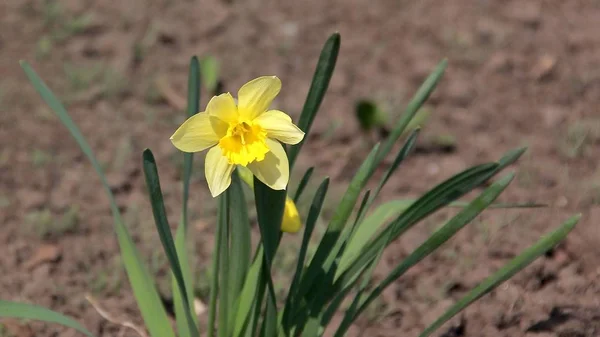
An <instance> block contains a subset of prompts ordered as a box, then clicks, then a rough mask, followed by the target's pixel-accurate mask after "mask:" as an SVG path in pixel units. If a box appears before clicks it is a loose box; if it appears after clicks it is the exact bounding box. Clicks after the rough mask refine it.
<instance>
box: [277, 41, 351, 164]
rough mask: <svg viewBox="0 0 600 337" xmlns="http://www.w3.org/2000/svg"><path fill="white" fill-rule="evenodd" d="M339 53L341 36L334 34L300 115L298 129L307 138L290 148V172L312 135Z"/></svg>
mask: <svg viewBox="0 0 600 337" xmlns="http://www.w3.org/2000/svg"><path fill="white" fill-rule="evenodd" d="M339 51H340V34H339V33H334V34H332V35H331V36H330V37H329V39H327V41H326V42H325V45H324V46H323V50H322V51H321V55H320V56H319V62H318V63H317V69H316V70H315V74H314V75H313V80H312V83H311V84H310V89H309V90H308V96H307V97H306V101H305V102H304V107H303V108H302V114H301V115H300V120H299V121H298V127H299V128H300V129H301V130H302V131H304V133H305V136H304V140H302V141H301V142H300V143H298V144H297V145H294V146H292V147H291V148H290V151H289V158H290V170H291V168H292V167H294V163H295V162H296V158H297V157H298V154H299V153H300V149H301V148H302V145H304V141H305V140H306V138H307V136H308V134H309V133H310V128H311V126H312V124H313V121H314V119H315V116H316V115H317V111H318V110H319V106H320V105H321V102H322V101H323V97H325V92H326V91H327V88H328V87H329V80H331V76H332V75H333V70H334V69H335V63H336V61H337V56H338V53H339Z"/></svg>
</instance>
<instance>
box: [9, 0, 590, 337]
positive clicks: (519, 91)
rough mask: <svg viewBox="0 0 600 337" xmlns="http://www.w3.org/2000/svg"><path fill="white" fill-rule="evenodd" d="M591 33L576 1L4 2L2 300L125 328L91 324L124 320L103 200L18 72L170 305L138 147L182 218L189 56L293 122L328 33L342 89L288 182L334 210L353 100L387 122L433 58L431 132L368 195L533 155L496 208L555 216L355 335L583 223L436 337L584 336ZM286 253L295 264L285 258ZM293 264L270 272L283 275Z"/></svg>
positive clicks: (504, 237)
mask: <svg viewBox="0 0 600 337" xmlns="http://www.w3.org/2000/svg"><path fill="white" fill-rule="evenodd" d="M598 18H600V3H598V2H597V1H575V0H573V1H554V0H546V1H539V0H531V1H526V2H525V1H518V0H513V1H510V0H498V1H492V0H452V1H433V0H426V1H406V0H381V1H362V0H344V1H342V0H335V1H319V0H305V1H302V2H280V1H266V0H250V1H243V0H238V1H168V0H156V1H143V0H131V1H113V0H102V1H91V0H66V1H60V2H58V1H56V2H55V1H33V0H26V1H23V0H4V1H2V2H0V51H1V53H0V142H1V144H2V147H1V149H0V150H1V151H0V224H1V225H2V230H1V231H0V252H1V254H0V298H2V299H7V300H18V301H26V302H30V303H36V304H40V305H43V306H47V307H50V308H52V309H54V310H58V311H60V312H63V313H65V314H67V315H71V316H73V317H75V318H76V319H78V320H79V321H81V322H84V323H85V325H86V326H87V327H88V328H89V329H90V330H91V331H92V332H94V333H96V334H97V335H98V336H114V335H117V334H118V332H119V331H120V328H119V326H116V325H115V324H112V323H109V322H107V321H106V320H105V319H103V318H102V317H101V316H99V314H98V313H97V311H96V310H94V308H93V307H92V306H91V305H90V304H89V303H88V302H87V301H86V300H85V295H86V294H92V295H93V296H94V298H96V300H97V301H98V302H99V303H100V305H101V306H102V307H103V308H104V309H105V310H106V311H108V312H110V313H111V314H113V315H114V316H116V317H119V318H127V319H130V320H132V321H134V322H139V321H140V318H139V314H138V311H137V309H136V307H135V302H134V300H133V298H132V294H131V291H130V289H129V286H128V285H127V280H126V277H125V276H124V274H123V271H122V268H121V264H120V261H119V258H118V247H117V243H116V240H115V237H114V233H113V228H112V220H111V216H110V212H109V207H108V201H107V198H106V197H105V195H104V194H103V192H102V190H101V189H100V184H99V181H98V179H97V177H96V175H95V173H94V172H93V170H92V168H91V167H90V165H89V164H88V162H87V160H86V159H85V158H84V157H83V155H82V154H81V152H80V150H79V149H78V148H77V146H76V144H75V142H74V141H73V140H72V139H71V138H70V136H69V135H68V134H67V132H66V130H65V129H64V128H63V127H62V125H61V124H60V123H59V121H58V120H57V119H56V118H55V117H54V116H53V115H52V114H51V112H50V111H49V110H48V108H47V107H46V106H45V105H44V103H43V102H42V101H41V99H40V98H39V97H38V95H37V94H36V93H35V92H34V90H33V88H32V87H31V85H29V83H28V82H27V81H26V79H25V76H24V74H23V73H22V71H21V69H20V68H19V66H18V63H17V62H18V60H19V59H26V60H29V61H30V62H31V63H32V65H33V66H34V68H35V69H36V70H37V71H38V73H39V74H40V76H42V77H43V78H44V79H45V80H46V81H47V82H48V83H49V85H50V86H51V87H52V88H53V90H54V91H55V92H56V93H57V94H58V95H59V96H60V97H61V98H62V99H64V101H65V103H66V105H67V107H68V109H69V111H70V113H71V115H72V116H73V118H74V119H75V121H76V122H77V123H78V125H79V126H80V128H81V129H82V132H83V133H84V134H85V135H86V136H87V137H88V140H89V141H90V143H91V146H92V148H93V149H94V151H95V152H96V154H97V156H98V157H99V159H100V161H101V162H102V165H103V166H104V168H105V169H106V171H107V173H108V175H109V179H110V183H111V185H112V187H113V188H114V191H115V193H116V195H117V198H118V202H119V204H120V207H121V209H122V211H123V213H124V215H125V219H126V222H127V225H128V226H129V228H130V230H131V231H132V232H133V233H134V237H135V239H136V241H137V242H138V245H139V247H140V248H141V249H142V250H143V251H144V253H145V256H147V262H148V263H149V265H150V268H151V270H152V272H153V273H155V274H156V275H157V277H159V278H160V279H161V280H163V281H161V282H160V283H159V288H160V289H161V291H162V292H163V293H165V294H168V292H169V287H168V284H167V283H166V282H167V281H168V278H167V277H166V275H167V274H166V271H167V269H166V261H165V258H164V256H163V255H162V254H161V253H160V252H159V251H158V249H156V247H157V244H158V238H157V237H156V235H155V233H154V229H153V225H152V218H151V215H150V212H149V207H148V203H147V199H146V196H145V194H144V189H145V186H144V184H143V178H142V176H141V172H140V161H141V160H140V159H141V155H140V154H141V151H142V150H143V149H144V148H147V147H148V148H151V149H152V150H153V151H154V153H155V155H156V157H157V161H158V163H159V170H160V173H161V177H162V185H163V188H164V190H165V197H166V202H167V208H168V212H169V214H170V215H171V216H172V217H171V219H170V220H171V221H172V223H176V222H177V219H178V218H177V214H178V210H179V207H180V206H179V205H180V202H181V197H180V195H181V184H180V178H181V177H180V173H179V172H180V159H181V157H180V154H179V153H178V152H177V151H176V149H174V148H173V146H172V145H171V144H170V142H169V140H168V138H169V136H170V135H171V134H172V132H173V131H174V130H175V128H176V127H177V126H178V125H179V124H180V123H181V122H182V120H183V113H182V112H181V106H180V105H181V97H184V95H185V92H186V89H185V87H186V81H187V80H186V76H187V66H188V62H189V58H190V56H191V55H199V56H205V55H212V56H214V57H215V58H217V59H218V60H219V62H220V64H221V74H222V79H223V83H224V88H225V90H227V91H232V92H235V91H236V88H238V87H239V86H240V85H241V84H243V83H245V82H246V81H248V80H250V79H252V78H254V77H256V76H259V75H264V74H276V75H277V76H279V77H280V78H281V80H282V82H283V90H282V92H281V95H280V96H279V97H278V99H277V101H276V102H275V105H277V106H278V107H280V108H281V109H283V110H285V111H287V112H288V113H290V114H291V115H292V116H293V117H294V118H295V119H297V117H298V115H299V112H300V109H301V106H302V104H303V101H304V98H305V95H306V92H307V90H308V87H309V84H310V79H311V76H312V73H313V69H314V66H315V64H316V61H317V58H318V54H319V51H320V49H321V47H322V45H323V43H324V41H325V39H326V38H327V37H328V36H329V34H331V33H332V32H334V31H339V32H340V33H341V36H342V47H341V51H340V56H339V61H338V65H337V67H336V72H335V75H334V77H333V79H332V83H331V86H330V90H329V92H328V94H327V96H326V99H325V101H324V103H323V105H322V107H321V111H320V115H319V116H318V118H317V120H316V122H315V126H314V132H313V133H312V135H311V137H310V138H309V139H308V143H307V146H305V147H304V150H303V154H302V156H301V157H300V165H298V166H299V168H306V167H308V166H312V165H315V166H316V167H317V170H316V172H317V174H316V176H317V177H323V176H325V175H329V176H331V177H332V178H333V182H334V184H333V185H335V186H336V188H334V191H333V194H332V198H333V199H335V198H336V196H337V197H339V193H340V192H341V191H343V189H344V186H345V184H346V183H347V182H348V179H349V177H351V172H353V171H352V170H354V168H355V167H356V165H357V163H359V160H360V159H361V158H364V156H365V155H366V153H367V146H364V144H365V143H367V139H368V138H367V137H365V136H363V135H361V134H360V132H359V127H358V124H357V122H356V121H355V119H354V118H353V116H354V104H355V103H356V100H357V99H360V98H369V99H373V100H376V101H377V102H378V103H379V104H381V105H382V106H384V107H385V110H386V111H388V112H389V115H390V118H391V120H393V119H395V118H396V117H397V116H398V115H399V114H400V112H401V111H402V108H403V106H404V104H405V103H406V102H407V101H408V99H409V98H410V96H411V95H412V94H413V93H414V91H415V89H416V88H417V87H418V85H419V84H420V82H421V81H422V80H423V79H424V78H425V77H426V75H427V74H428V73H429V72H430V71H431V70H432V69H433V67H434V66H435V64H437V62H439V61H440V60H441V59H442V58H444V57H447V58H448V60H449V67H448V70H447V73H446V76H445V77H444V80H443V81H442V83H441V84H440V86H439V87H438V89H437V90H436V92H435V94H434V95H433V96H432V97H431V99H430V100H429V101H428V109H429V110H430V111H431V118H430V120H429V121H428V123H427V125H426V126H425V128H424V131H423V133H422V138H421V141H420V144H422V145H421V147H422V151H418V152H417V153H416V154H414V155H413V156H412V157H411V158H410V159H409V160H407V161H406V162H405V163H404V164H403V165H402V167H401V168H400V170H399V172H398V173H397V174H396V176H395V177H393V179H392V181H391V182H390V184H389V186H388V188H387V189H386V191H385V193H384V194H385V195H384V196H383V197H382V199H381V200H382V201H385V200H390V199H391V198H398V197H402V198H407V197H416V196H418V195H419V194H420V193H422V192H424V191H426V190H427V189H428V188H431V187H433V186H434V185H435V184H436V183H438V182H441V181H442V180H443V179H445V178H447V177H449V176H451V175H452V174H454V173H456V172H458V171H460V170H462V169H465V168H467V167H469V166H471V165H475V164H479V163H483V162H486V161H492V160H495V159H497V158H499V157H500V156H501V155H502V153H504V152H505V151H507V150H510V149H512V148H515V147H519V146H523V145H527V146H529V151H528V153H527V154H526V155H525V156H524V157H523V158H522V159H521V160H520V162H519V164H518V165H516V166H515V167H514V168H511V169H512V170H514V171H515V172H516V173H517V177H516V179H515V182H514V183H513V184H512V185H511V187H510V188H509V189H508V190H507V191H506V192H505V193H504V194H503V195H502V196H501V201H505V202H529V201H536V202H540V203H546V204H548V205H549V207H547V208H542V209H520V210H490V211H487V212H486V213H485V214H484V215H482V216H481V217H479V218H478V219H477V220H476V221H475V222H474V223H473V224H471V225H470V226H468V227H467V228H466V229H464V230H463V231H462V232H461V233H459V235H457V236H456V237H455V238H453V239H452V240H451V241H450V242H448V243H447V244H445V245H444V246H443V248H442V249H441V250H440V251H439V252H437V253H436V254H434V255H433V256H431V257H429V258H427V259H426V260H425V261H423V262H422V263H421V264H420V265H418V266H417V267H415V268H413V269H411V270H410V272H409V273H408V274H407V275H405V277H403V278H401V279H400V280H398V281H397V282H396V283H395V284H394V285H393V286H392V287H390V288H389V289H388V290H387V291H386V292H385V293H384V296H383V297H382V300H381V301H380V303H377V305H376V306H375V307H374V308H373V309H372V310H370V311H369V312H368V313H367V314H366V315H365V316H364V317H362V318H361V319H360V320H359V322H357V324H356V326H355V327H354V330H353V331H352V332H351V335H353V336H354V335H363V336H416V335H417V334H418V332H419V331H420V330H421V329H423V328H424V327H425V326H427V325H428V324H429V323H431V322H432V321H433V320H434V319H435V318H436V317H437V316H438V315H439V314H441V313H442V312H443V311H444V310H445V309H446V308H447V307H448V306H449V305H451V304H452V303H454V302H455V301H456V300H457V299H458V298H459V297H460V296H461V295H462V294H464V293H466V291H467V290H468V289H470V288H471V287H473V286H474V285H476V284H477V283H478V282H479V281H481V280H483V279H484V278H485V277H486V276H487V275H489V273H490V272H492V271H494V270H496V269H497V268H498V267H499V266H500V265H502V264H503V263H505V262H506V261H508V260H509V259H510V258H511V257H512V256H515V254H516V253H517V252H518V251H519V250H521V249H523V248H525V247H526V246H528V245H529V244H531V243H533V242H534V241H535V240H536V239H537V238H538V237H539V236H540V235H541V234H542V233H544V232H547V231H549V230H551V229H552V228H554V227H555V226H557V225H559V224H560V223H561V222H562V221H564V220H566V219H567V218H568V217H569V216H570V215H572V214H575V213H578V212H581V213H582V214H583V218H582V220H581V222H580V223H579V225H578V227H577V228H576V230H575V231H574V232H573V233H572V235H570V236H569V237H568V239H567V240H566V241H565V242H564V244H562V245H560V246H559V247H557V248H556V249H554V250H553V251H552V252H551V253H549V254H547V256H545V257H543V258H541V259H540V260H538V261H536V262H535V263H534V264H533V265H532V266H530V267H528V268H527V269H525V270H524V271H523V272H522V273H520V274H518V275H517V276H516V277H515V278H514V279H512V280H510V281H508V282H506V283H505V284H504V285H502V286H501V287H500V288H498V289H497V290H495V291H494V292H493V293H491V294H489V295H487V296H485V297H484V298H482V299H481V300H479V301H478V302H477V303H476V304H475V305H473V306H472V307H470V308H469V309H468V310H466V311H465V312H464V313H463V314H462V315H460V316H458V317H456V318H455V319H453V320H452V321H451V322H450V323H449V324H447V325H446V326H445V327H444V328H443V329H441V330H440V331H438V332H437V333H436V336H511V337H512V336H528V337H529V336H531V337H534V336H536V337H537V336H539V337H542V336H563V337H565V336H599V335H600V323H598V317H599V315H600V286H599V284H600V283H599V282H598V281H599V280H600V267H599V265H598V261H599V258H600V248H599V247H600V232H599V230H598V228H599V227H598V222H599V221H600V205H599V203H600V171H599V170H598V163H599V162H600V151H599V150H600V115H599V114H598V107H599V106H600V72H599V69H600V35H599V34H598V31H600V20H598ZM205 98H206V95H205V97H204V99H203V102H202V105H203V106H204V105H205V104H206V99H205ZM440 137H442V138H444V139H446V140H447V139H451V140H452V139H453V145H454V148H453V150H452V151H438V150H436V149H435V147H433V148H432V147H431V146H426V145H427V144H435V143H436V141H437V142H439V138H440ZM196 163H197V165H196V171H197V172H200V173H198V174H196V175H195V177H194V180H193V185H192V195H191V205H192V214H191V218H192V219H193V222H192V223H193V225H194V226H193V231H194V240H195V243H196V245H195V246H196V248H197V249H196V251H197V255H196V256H197V261H196V265H197V266H199V267H198V270H199V271H198V278H199V279H200V284H199V285H198V291H199V293H200V295H201V296H202V294H206V289H207V285H206V277H203V276H205V275H206V272H207V271H206V268H205V266H206V265H207V264H208V263H207V262H208V261H209V257H210V251H211V247H212V233H213V229H212V228H213V225H214V224H213V222H214V214H215V212H214V209H215V202H214V201H213V200H212V199H211V198H210V197H209V196H208V195H207V193H206V191H207V188H206V183H205V181H204V180H203V177H202V174H201V172H202V160H201V156H198V158H197V160H196ZM301 173H302V172H301V170H298V172H295V176H296V178H297V176H298V175H300V174H301ZM296 182H297V180H296ZM336 193H337V194H336ZM305 203H306V201H304V204H305ZM333 205H334V203H333V202H331V205H328V207H329V208H331V207H332V206H333ZM302 207H305V205H304V206H302ZM449 215H450V212H446V211H444V212H440V213H439V214H437V215H435V216H434V217H432V218H431V220H428V221H426V222H425V223H423V224H420V225H419V226H417V227H415V228H414V229H413V230H411V231H410V232H408V233H407V234H406V235H404V236H403V237H402V238H400V239H399V240H398V241H397V242H395V243H394V245H393V246H392V247H391V248H390V250H389V253H388V254H387V255H386V258H385V259H384V261H383V262H382V263H381V265H380V266H379V269H378V273H380V274H383V273H384V272H386V271H387V270H389V269H390V268H391V267H392V266H393V265H394V264H395V263H397V262H398V261H399V259H400V258H401V257H403V256H406V255H407V254H408V253H410V252H411V251H412V250H413V249H414V248H415V247H416V246H417V244H418V243H420V242H422V240H423V239H424V238H426V236H427V235H428V234H429V233H431V231H432V230H433V229H434V228H435V226H437V225H439V224H440V223H441V222H443V221H444V220H445V219H447V218H448V216H449ZM295 239H296V240H294V238H291V239H289V240H290V241H298V240H297V238H295ZM290 247H291V248H290V249H289V253H290V256H292V257H293V256H294V247H295V246H294V245H293V244H292V245H290ZM288 264H289V263H288ZM288 264H286V262H285V261H283V262H281V265H280V268H281V270H280V272H279V273H280V274H285V271H286V269H285V268H286V267H287V268H289V265H288ZM2 331H3V332H2V333H7V334H9V335H10V334H12V335H16V336H18V337H26V336H74V335H75V333H74V332H72V331H69V330H66V329H62V328H57V327H55V326H46V325H43V324H37V323H32V324H22V323H18V322H14V321H4V323H3V330H2ZM128 334H130V332H128V331H125V335H128ZM0 335H1V334H0Z"/></svg>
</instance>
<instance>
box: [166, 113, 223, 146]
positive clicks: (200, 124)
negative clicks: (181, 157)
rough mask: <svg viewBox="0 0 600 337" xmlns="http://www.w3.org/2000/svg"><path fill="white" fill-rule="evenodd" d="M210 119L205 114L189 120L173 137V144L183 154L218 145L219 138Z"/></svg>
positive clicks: (198, 114)
mask: <svg viewBox="0 0 600 337" xmlns="http://www.w3.org/2000/svg"><path fill="white" fill-rule="evenodd" d="M210 119H211V117H210V116H209V115H208V114H207V113H204V112H200V113H197V114H195V115H194V116H192V117H190V118H188V119H187V120H186V121H185V122H183V124H182V125H181V126H180V127H179V128H178V129H177V131H175V133H174V134H173V135H172V136H171V142H172V143H173V145H175V147H176V148H178V149H179V150H181V151H183V152H198V151H202V150H205V149H207V148H209V147H211V146H213V145H215V144H217V142H218V141H219V136H218V135H217V133H216V132H215V130H214V128H213V125H212V123H211V122H210Z"/></svg>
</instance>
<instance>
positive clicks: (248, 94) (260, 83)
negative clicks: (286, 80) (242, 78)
mask: <svg viewBox="0 0 600 337" xmlns="http://www.w3.org/2000/svg"><path fill="white" fill-rule="evenodd" d="M280 90H281V81H280V80H279V78H277V77H276V76H262V77H259V78H257V79H254V80H252V81H250V82H248V83H246V84H244V85H243V86H242V87H241V88H240V90H239V91H238V111H239V113H240V117H242V118H244V119H247V120H253V119H254V118H256V117H257V116H258V115H260V114H262V113H263V112H265V111H267V109H268V108H269V105H271V102H273V99H274V98H275V96H277V94H279V91H280Z"/></svg>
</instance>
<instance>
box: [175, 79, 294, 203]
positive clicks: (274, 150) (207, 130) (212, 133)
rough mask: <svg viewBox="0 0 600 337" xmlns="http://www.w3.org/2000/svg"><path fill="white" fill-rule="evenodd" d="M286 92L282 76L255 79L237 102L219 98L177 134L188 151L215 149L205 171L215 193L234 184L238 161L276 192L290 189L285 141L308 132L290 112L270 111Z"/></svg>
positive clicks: (179, 145)
mask: <svg viewBox="0 0 600 337" xmlns="http://www.w3.org/2000/svg"><path fill="white" fill-rule="evenodd" d="M280 90H281V81H280V80H279V78H277V77H276V76H263V77H259V78H257V79H254V80H252V81H250V82H248V83H246V84H244V85H243V86H242V87H241V88H240V90H239V91H238V100H237V105H236V102H235V101H234V99H233V97H232V96H231V94H230V93H225V94H221V95H219V96H215V97H213V98H212V99H211V100H210V102H208V105H207V106H206V111H205V112H199V113H197V114H196V115H194V116H193V117H190V118H189V119H188V120H186V121H185V122H184V123H183V124H182V125H181V126H180V127H179V129H177V131H175V133H174V134H173V136H171V141H172V142H173V145H175V147H177V148H178V149H179V150H181V151H183V152H199V151H203V150H206V149H209V148H210V150H208V153H207V154H206V162H205V165H204V168H205V169H204V170H205V174H206V180H207V182H208V188H209V189H210V193H211V194H212V196H213V197H216V196H218V195H219V194H221V193H223V191H225V190H226V189H227V188H228V187H229V185H230V184H231V173H232V172H233V169H234V168H235V167H236V165H239V166H243V167H247V168H248V169H250V171H252V174H254V175H255V176H256V177H257V178H258V179H259V180H260V181H262V182H263V183H264V184H265V185H267V186H269V187H270V188H272V189H274V190H284V189H285V188H286V186H287V183H288V180H289V175H290V174H289V170H290V168H289V163H288V158H287V155H286V153H285V150H284V149H283V146H282V145H281V144H280V143H279V142H282V143H286V144H298V143H299V142H300V141H302V138H304V132H302V131H301V130H300V129H299V128H298V127H297V126H296V125H294V124H293V123H292V119H291V118H290V116H288V115H287V114H286V113H284V112H282V111H279V110H267V109H268V108H269V105H271V102H272V101H273V99H274V98H275V96H277V94H279V91H280Z"/></svg>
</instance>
